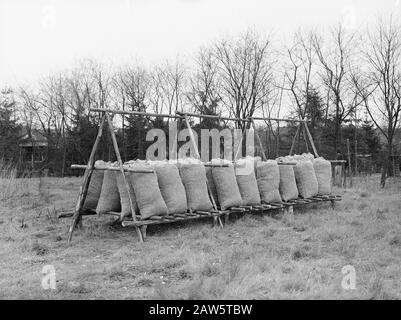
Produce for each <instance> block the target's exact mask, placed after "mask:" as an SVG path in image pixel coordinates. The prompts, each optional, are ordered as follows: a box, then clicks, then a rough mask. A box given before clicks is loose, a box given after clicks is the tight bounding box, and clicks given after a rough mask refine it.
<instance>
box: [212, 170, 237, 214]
mask: <svg viewBox="0 0 401 320" xmlns="http://www.w3.org/2000/svg"><path fill="white" fill-rule="evenodd" d="M212 175H213V181H214V184H215V186H216V191H217V197H218V199H219V204H220V207H221V209H222V210H225V209H228V208H231V207H238V206H241V205H242V197H241V193H240V191H239V188H238V184H237V179H236V177H235V170H234V166H233V165H232V164H231V165H229V166H228V167H212Z"/></svg>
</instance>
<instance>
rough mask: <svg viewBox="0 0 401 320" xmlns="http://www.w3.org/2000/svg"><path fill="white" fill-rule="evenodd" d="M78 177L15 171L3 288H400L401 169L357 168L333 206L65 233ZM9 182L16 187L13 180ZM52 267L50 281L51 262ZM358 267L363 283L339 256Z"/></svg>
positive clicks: (48, 295) (308, 295) (392, 294)
mask: <svg viewBox="0 0 401 320" xmlns="http://www.w3.org/2000/svg"><path fill="white" fill-rule="evenodd" d="M79 183H80V179H78V178H64V179H61V178H42V179H26V180H18V182H17V183H16V185H13V186H12V187H10V186H8V187H7V188H5V187H4V185H3V189H2V190H3V194H1V192H0V298H1V299H19V298H27V299H147V298H150V299H399V298H401V267H400V266H401V209H400V208H401V198H400V195H401V180H400V179H398V180H396V179H394V180H389V182H388V184H387V186H386V188H385V189H381V188H380V187H379V177H378V176H372V177H369V178H359V179H358V180H357V181H356V180H355V181H354V183H353V185H354V188H349V189H347V190H345V191H343V190H336V193H341V194H342V193H344V196H343V201H342V202H340V203H338V204H337V207H336V209H335V210H333V209H331V207H330V205H329V204H312V205H309V206H308V207H305V208H303V209H297V210H295V211H294V214H288V213H287V214H283V213H279V214H276V215H272V214H269V215H267V214H266V215H246V216H241V217H238V218H237V219H234V220H232V221H231V222H230V223H229V224H228V225H226V226H225V228H224V229H220V228H218V227H216V228H213V227H212V225H211V221H207V220H205V221H199V222H189V223H188V222H186V223H180V224H171V225H167V226H159V227H150V228H148V238H147V241H146V242H145V243H143V244H141V243H139V241H138V238H137V234H136V232H135V230H134V229H133V228H115V227H114V228H113V227H111V226H110V225H109V224H108V223H109V222H110V218H109V217H104V216H101V217H96V216H94V217H85V218H84V221H83V223H84V228H83V229H82V230H77V231H75V233H74V238H73V241H72V243H71V244H67V241H66V237H67V231H68V225H69V222H70V219H57V214H58V213H59V212H61V211H64V210H66V209H71V208H73V207H74V205H75V200H76V197H77V193H78V187H79ZM4 190H7V192H6V191H4ZM47 265H52V266H53V267H54V269H55V275H56V288H55V289H54V290H52V289H49V290H45V289H44V288H43V287H42V279H43V277H44V276H45V274H43V273H42V271H43V268H44V267H45V266H47ZM347 265H350V266H352V267H353V268H355V272H356V273H355V275H356V282H355V289H350V290H347V289H344V288H343V286H342V282H343V277H344V276H345V275H344V274H343V273H342V268H343V267H344V266H347Z"/></svg>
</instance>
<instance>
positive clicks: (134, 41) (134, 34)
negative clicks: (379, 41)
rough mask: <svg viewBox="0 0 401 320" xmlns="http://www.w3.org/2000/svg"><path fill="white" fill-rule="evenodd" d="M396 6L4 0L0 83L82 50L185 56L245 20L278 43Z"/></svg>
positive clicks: (109, 60) (154, 58) (99, 54)
mask: <svg viewBox="0 0 401 320" xmlns="http://www.w3.org/2000/svg"><path fill="white" fill-rule="evenodd" d="M400 11H401V5H400V0H386V1H378V0H337V1H321V0H303V1H296V0H281V1H267V0H246V1H245V0H217V1H216V0H215V1H212V0H117V1H109V0H100V1H99V0H98V1H95V0H86V1H77V0H69V1H67V0H53V1H51V0H44V1H40V0H38V1H28V0H17V1H11V0H2V1H1V2H0V43H1V48H0V86H1V87H3V86H5V85H11V86H13V85H15V84H20V83H32V84H34V83H36V82H37V79H38V78H39V77H41V76H44V75H46V74H49V73H52V72H57V71H60V70H63V69H67V68H69V67H70V66H71V65H72V64H74V63H75V62H76V61H79V60H80V59H84V58H94V59H96V60H100V61H102V62H104V63H106V64H121V63H125V62H127V63H128V62H130V61H132V60H135V59H139V60H140V61H141V62H143V63H145V64H152V63H159V62H161V61H164V60H166V59H176V58H179V59H182V60H184V61H186V60H189V61H191V59H192V58H193V56H194V55H195V54H196V53H197V50H198V49H199V47H200V46H202V45H208V44H209V43H210V42H211V41H213V40H215V39H216V38H218V37H221V36H224V35H235V34H238V33H240V32H242V31H244V30H245V29H247V28H249V27H251V28H255V29H256V30H258V31H260V32H265V33H270V34H272V35H273V40H274V41H275V42H277V45H278V46H280V44H281V43H282V42H285V41H286V40H287V39H289V38H290V37H291V36H292V34H293V32H295V31H296V30H297V29H298V28H300V27H302V28H312V27H317V28H318V29H321V28H325V27H331V26H332V25H334V24H336V23H338V22H340V21H341V22H343V24H344V26H345V27H346V28H349V29H358V28H364V27H366V25H368V23H369V21H371V20H372V21H373V20H374V19H375V18H377V16H379V15H389V14H390V13H393V14H394V15H396V16H399V13H400Z"/></svg>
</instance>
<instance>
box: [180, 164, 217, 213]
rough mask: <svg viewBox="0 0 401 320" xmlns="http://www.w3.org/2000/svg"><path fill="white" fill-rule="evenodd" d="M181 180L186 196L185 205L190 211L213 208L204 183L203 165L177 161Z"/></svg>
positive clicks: (204, 171)
mask: <svg viewBox="0 0 401 320" xmlns="http://www.w3.org/2000/svg"><path fill="white" fill-rule="evenodd" d="M178 167H179V171H180V176H181V181H182V183H183V185H184V188H185V194H186V196H187V207H188V209H190V210H192V211H210V210H212V209H213V205H212V202H211V201H210V198H209V193H208V190H207V183H206V181H207V180H206V170H205V166H204V165H203V164H200V163H179V164H178Z"/></svg>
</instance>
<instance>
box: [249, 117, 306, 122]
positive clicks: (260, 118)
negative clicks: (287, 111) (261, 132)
mask: <svg viewBox="0 0 401 320" xmlns="http://www.w3.org/2000/svg"><path fill="white" fill-rule="evenodd" d="M249 119H253V120H263V121H283V122H310V121H309V120H304V119H285V118H267V117H250V118H249Z"/></svg>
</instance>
